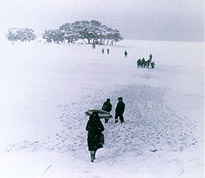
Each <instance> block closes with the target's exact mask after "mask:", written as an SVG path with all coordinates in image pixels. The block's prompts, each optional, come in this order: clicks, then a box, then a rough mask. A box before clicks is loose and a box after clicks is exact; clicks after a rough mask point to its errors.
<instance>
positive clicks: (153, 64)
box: [151, 61, 156, 69]
mask: <svg viewBox="0 0 205 178" xmlns="http://www.w3.org/2000/svg"><path fill="white" fill-rule="evenodd" d="M155 65H156V64H155V63H154V61H153V62H151V68H152V69H153V68H154V66H155Z"/></svg>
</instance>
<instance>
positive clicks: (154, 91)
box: [0, 41, 204, 178]
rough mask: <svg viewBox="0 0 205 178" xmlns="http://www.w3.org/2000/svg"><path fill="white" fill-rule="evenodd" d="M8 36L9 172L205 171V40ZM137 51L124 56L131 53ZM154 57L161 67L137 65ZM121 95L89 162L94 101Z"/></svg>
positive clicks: (120, 176)
mask: <svg viewBox="0 0 205 178" xmlns="http://www.w3.org/2000/svg"><path fill="white" fill-rule="evenodd" d="M102 47H104V48H105V49H107V46H96V48H95V49H92V47H91V46H90V45H79V44H75V45H69V44H48V43H44V42H41V41H34V42H30V43H14V44H12V43H10V42H7V41H2V42H1V53H0V55H1V56H0V89H1V92H0V177H1V178H41V177H43V178H178V177H180V178H203V177H204V152H203V150H204V121H203V120H204V43H190V42H189V43H185V42H160V41H158V42H157V41H122V42H120V43H118V44H117V45H116V46H109V48H110V54H109V55H107V54H106V53H105V54H102V53H101V49H102ZM125 50H127V51H128V57H127V58H125V57H124V51H125ZM150 53H151V54H152V55H153V60H154V61H155V63H156V68H154V69H147V68H137V64H136V61H137V59H139V58H143V57H145V58H146V59H148V57H149V54H150ZM119 96H122V97H123V99H124V102H125V104H126V109H125V113H124V117H125V123H123V124H121V123H117V124H115V123H114V119H113V118H112V119H110V120H109V122H108V123H107V124H104V120H102V122H103V124H104V127H105V131H104V134H105V145H104V148H102V149H100V150H98V151H97V155H96V157H97V158H96V161H95V162H94V163H91V162H90V154H89V152H88V148H87V131H86V130H85V126H86V123H87V120H88V117H87V116H86V115H85V113H84V112H85V111H87V110H88V109H101V107H102V104H103V102H104V101H105V100H106V99H107V98H108V97H109V98H110V99H111V103H112V105H113V109H112V111H111V114H112V115H114V110H115V107H116V104H117V98H118V97H119Z"/></svg>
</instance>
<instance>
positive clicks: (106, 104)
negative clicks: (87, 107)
mask: <svg viewBox="0 0 205 178" xmlns="http://www.w3.org/2000/svg"><path fill="white" fill-rule="evenodd" d="M102 110H104V111H107V112H110V111H111V110H112V104H111V103H110V99H109V98H107V101H105V102H104V104H103V106H102ZM108 120H109V119H107V118H105V123H107V122H108Z"/></svg>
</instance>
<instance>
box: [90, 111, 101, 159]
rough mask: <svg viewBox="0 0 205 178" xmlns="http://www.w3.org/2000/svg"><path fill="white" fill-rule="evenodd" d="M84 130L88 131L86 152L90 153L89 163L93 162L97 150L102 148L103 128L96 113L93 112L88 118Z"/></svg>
mask: <svg viewBox="0 0 205 178" xmlns="http://www.w3.org/2000/svg"><path fill="white" fill-rule="evenodd" d="M86 130H87V131H88V138H87V142H88V150H89V151H90V156H91V162H94V160H95V154H96V152H97V150H98V149H99V148H103V145H102V142H101V136H102V132H103V131H104V126H103V124H102V122H101V121H100V117H99V115H98V113H97V112H93V113H92V115H91V116H90V118H89V120H88V122H87V125H86Z"/></svg>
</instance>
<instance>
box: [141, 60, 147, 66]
mask: <svg viewBox="0 0 205 178" xmlns="http://www.w3.org/2000/svg"><path fill="white" fill-rule="evenodd" d="M145 65H146V61H145V58H142V62H141V66H142V67H145Z"/></svg>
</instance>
